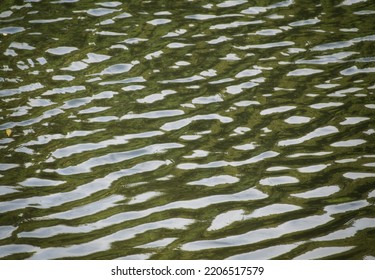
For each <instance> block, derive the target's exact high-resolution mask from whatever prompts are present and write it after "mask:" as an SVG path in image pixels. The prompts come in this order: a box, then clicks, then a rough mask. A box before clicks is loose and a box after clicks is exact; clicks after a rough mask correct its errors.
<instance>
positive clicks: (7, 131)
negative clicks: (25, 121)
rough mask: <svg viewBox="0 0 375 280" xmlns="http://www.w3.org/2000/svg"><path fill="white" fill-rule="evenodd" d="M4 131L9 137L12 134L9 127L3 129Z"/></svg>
mask: <svg viewBox="0 0 375 280" xmlns="http://www.w3.org/2000/svg"><path fill="white" fill-rule="evenodd" d="M5 133H6V134H7V135H8V137H10V135H11V134H12V130H11V129H10V128H7V129H6V130H5Z"/></svg>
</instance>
